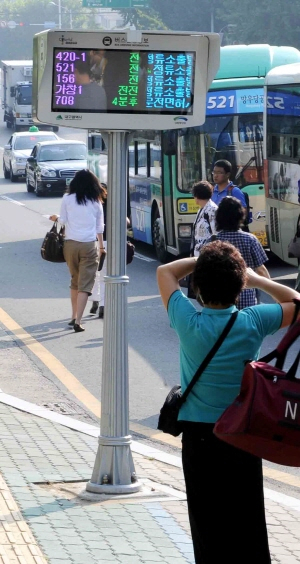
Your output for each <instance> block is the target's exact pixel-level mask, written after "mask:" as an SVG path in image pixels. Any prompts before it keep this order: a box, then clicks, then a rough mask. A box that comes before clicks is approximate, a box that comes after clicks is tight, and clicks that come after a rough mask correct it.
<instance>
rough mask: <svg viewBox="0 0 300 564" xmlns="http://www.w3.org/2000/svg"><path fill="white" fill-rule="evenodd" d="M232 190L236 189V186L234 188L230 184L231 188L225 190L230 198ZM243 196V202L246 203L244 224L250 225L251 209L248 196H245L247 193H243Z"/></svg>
mask: <svg viewBox="0 0 300 564" xmlns="http://www.w3.org/2000/svg"><path fill="white" fill-rule="evenodd" d="M233 188H238V186H234V185H233V184H231V186H229V188H228V190H227V195H228V196H232V190H233ZM243 194H244V197H245V201H246V215H245V219H244V224H245V225H249V223H252V212H251V210H252V207H251V206H250V200H249V194H247V192H243Z"/></svg>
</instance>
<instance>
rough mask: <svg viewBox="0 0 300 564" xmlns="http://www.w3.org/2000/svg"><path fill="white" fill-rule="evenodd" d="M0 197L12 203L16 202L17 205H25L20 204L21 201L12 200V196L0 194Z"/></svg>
mask: <svg viewBox="0 0 300 564" xmlns="http://www.w3.org/2000/svg"><path fill="white" fill-rule="evenodd" d="M0 198H2V200H7V201H8V202H11V203H12V204H16V205H17V206H25V204H21V202H17V200H13V199H12V198H9V197H8V196H0Z"/></svg>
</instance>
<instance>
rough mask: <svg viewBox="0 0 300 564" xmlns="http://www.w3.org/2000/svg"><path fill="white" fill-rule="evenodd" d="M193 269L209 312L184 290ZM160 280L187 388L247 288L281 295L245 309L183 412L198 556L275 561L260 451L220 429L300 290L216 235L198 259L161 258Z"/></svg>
mask: <svg viewBox="0 0 300 564" xmlns="http://www.w3.org/2000/svg"><path fill="white" fill-rule="evenodd" d="M192 272H194V291H195V294H196V295H197V296H198V297H199V299H201V301H202V303H203V304H204V308H203V310H202V312H199V311H198V310H196V309H195V307H194V305H193V304H192V303H191V302H190V301H189V300H188V299H187V298H186V296H185V295H184V294H183V293H182V292H181V290H180V287H179V280H181V279H182V278H184V277H185V276H187V275H188V274H190V273H192ZM157 278H158V285H159V289H160V293H161V297H162V301H163V304H164V306H165V308H166V309H167V311H168V315H169V318H170V322H171V326H172V327H173V328H174V329H175V331H176V333H177V335H178V337H179V341H180V375H181V386H182V390H183V391H184V390H185V388H186V387H187V385H188V383H189V382H190V380H191V379H192V377H193V376H194V374H195V372H196V370H197V368H198V367H199V365H200V363H201V362H202V360H203V359H204V357H205V356H206V355H207V353H208V352H209V351H210V349H211V348H212V347H213V345H214V344H215V342H216V341H217V339H218V337H219V335H220V334H221V332H222V331H223V329H224V327H225V325H226V324H227V322H228V320H229V318H230V316H231V315H232V313H233V312H234V311H236V306H235V304H236V302H237V299H238V297H239V294H240V292H241V290H242V289H243V288H244V287H247V288H259V289H260V290H263V291H265V292H267V293H268V294H270V295H271V296H272V297H273V298H274V300H275V301H276V302H278V303H275V304H268V305H257V306H253V307H249V308H245V309H243V310H242V311H240V312H239V314H238V317H237V319H236V321H235V323H234V325H233V327H232V329H231V330H230V333H229V335H228V336H227V337H226V339H225V341H224V342H223V344H222V345H221V347H220V349H219V350H218V352H217V353H216V355H215V356H214V358H213V359H212V361H211V362H210V364H209V365H208V367H207V368H206V370H205V371H204V372H203V374H202V375H201V377H200V379H199V381H198V382H197V383H196V385H195V386H194V388H193V389H192V391H191V393H190V394H189V396H188V398H187V401H186V402H185V404H184V405H183V406H182V408H181V410H180V414H179V419H180V420H182V421H183V435H182V462H183V471H184V477H185V482H186V492H187V501H188V510H189V519H190V525H191V532H192V539H193V545H194V553H195V562H196V564H221V563H222V562H229V563H230V564H270V563H271V558H270V552H269V545H268V535H267V527H266V519H265V508H264V495H263V475H262V461H261V459H259V458H257V457H255V456H252V455H250V454H248V453H246V452H244V451H242V450H239V449H236V448H234V447H232V446H230V445H227V444H226V443H224V442H222V441H220V440H219V439H217V438H216V437H215V436H214V435H213V427H214V424H215V422H216V421H217V419H218V418H219V417H220V416H221V415H222V413H223V412H224V410H225V409H226V408H227V407H228V406H229V405H230V404H231V403H232V401H233V400H234V398H235V397H236V396H237V394H238V393H239V389H240V384H241V379H242V374H243V369H244V363H245V361H246V360H249V359H255V358H258V355H259V349H260V346H261V343H262V341H263V339H264V337H265V336H266V335H270V334H272V333H274V332H275V331H277V330H278V329H279V328H280V327H286V326H287V325H289V324H290V323H291V321H292V318H293V314H294V309H295V306H294V304H293V299H295V298H297V299H300V294H298V292H296V291H295V290H292V289H291V288H288V287H286V286H282V285H280V284H277V283H276V282H273V281H272V280H270V279H268V278H264V277H262V276H259V275H257V274H255V273H254V272H253V271H252V270H251V269H247V267H246V264H245V262H244V259H243V258H242V256H241V254H240V253H239V251H238V250H237V249H236V248H235V247H233V245H231V244H230V243H226V242H222V241H214V242H213V243H210V244H208V245H206V246H205V247H204V248H203V249H202V250H201V252H200V255H199V257H198V259H196V258H195V257H193V258H188V259H182V260H178V261H175V262H172V263H170V264H166V265H163V266H160V267H159V268H158V270H157Z"/></svg>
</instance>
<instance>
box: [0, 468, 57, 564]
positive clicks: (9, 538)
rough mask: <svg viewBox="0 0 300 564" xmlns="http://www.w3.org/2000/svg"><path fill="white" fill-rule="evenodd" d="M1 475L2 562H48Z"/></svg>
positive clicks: (0, 535)
mask: <svg viewBox="0 0 300 564" xmlns="http://www.w3.org/2000/svg"><path fill="white" fill-rule="evenodd" d="M47 562H48V561H47V560H46V558H45V557H44V555H43V553H42V552H41V550H40V548H39V547H38V545H37V543H36V541H35V538H34V536H33V535H32V533H31V531H30V528H29V527H28V525H27V523H26V522H25V521H24V519H23V517H22V514H21V513H20V511H19V507H18V505H17V503H16V502H15V500H14V498H13V497H12V495H11V493H10V491H9V488H8V486H7V484H6V482H5V481H4V480H3V478H2V476H1V475H0V564H47Z"/></svg>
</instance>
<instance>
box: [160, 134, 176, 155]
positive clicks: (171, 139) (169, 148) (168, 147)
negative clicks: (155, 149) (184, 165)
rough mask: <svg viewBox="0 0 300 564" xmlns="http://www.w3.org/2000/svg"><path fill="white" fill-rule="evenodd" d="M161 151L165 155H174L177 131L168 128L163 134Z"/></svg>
mask: <svg viewBox="0 0 300 564" xmlns="http://www.w3.org/2000/svg"><path fill="white" fill-rule="evenodd" d="M162 145H163V146H162V149H163V153H164V154H165V155H170V156H172V155H176V153H177V131H173V130H171V131H170V130H169V131H165V132H164V134H163V143H162Z"/></svg>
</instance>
